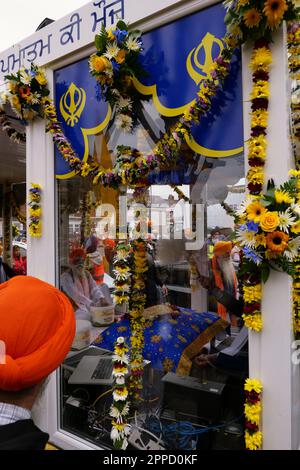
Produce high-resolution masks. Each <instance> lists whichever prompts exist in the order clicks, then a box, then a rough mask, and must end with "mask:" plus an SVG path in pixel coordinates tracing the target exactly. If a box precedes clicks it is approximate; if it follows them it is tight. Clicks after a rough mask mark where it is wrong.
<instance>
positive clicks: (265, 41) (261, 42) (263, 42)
mask: <svg viewBox="0 0 300 470" xmlns="http://www.w3.org/2000/svg"><path fill="white" fill-rule="evenodd" d="M261 47H266V48H267V49H269V40H268V39H266V38H260V39H258V40H257V41H255V44H254V49H260V48H261Z"/></svg>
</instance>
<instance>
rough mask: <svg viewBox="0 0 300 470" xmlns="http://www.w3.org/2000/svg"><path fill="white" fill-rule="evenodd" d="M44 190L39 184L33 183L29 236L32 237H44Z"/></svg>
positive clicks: (30, 200)
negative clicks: (42, 200) (42, 201)
mask: <svg viewBox="0 0 300 470" xmlns="http://www.w3.org/2000/svg"><path fill="white" fill-rule="evenodd" d="M41 199H42V188H41V186H40V185H39V184H35V183H31V188H30V189H29V234H30V236H31V237H37V238H39V237H41V236H42V221H41V219H42V205H41Z"/></svg>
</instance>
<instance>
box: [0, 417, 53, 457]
mask: <svg viewBox="0 0 300 470" xmlns="http://www.w3.org/2000/svg"><path fill="white" fill-rule="evenodd" d="M48 439H49V435H48V434H46V433H45V432H43V431H41V430H40V429H39V428H38V427H37V426H36V425H35V424H34V422H33V421H32V420H31V419H25V420H21V421H16V422H15V423H11V424H6V425H4V426H0V450H43V449H44V448H45V445H46V443H47V441H48Z"/></svg>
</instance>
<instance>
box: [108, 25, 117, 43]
mask: <svg viewBox="0 0 300 470" xmlns="http://www.w3.org/2000/svg"><path fill="white" fill-rule="evenodd" d="M107 36H108V39H109V40H110V41H114V40H115V39H116V36H115V35H114V34H113V29H112V28H109V29H108V30H107Z"/></svg>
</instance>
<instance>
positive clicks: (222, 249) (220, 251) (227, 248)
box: [214, 241, 232, 256]
mask: <svg viewBox="0 0 300 470" xmlns="http://www.w3.org/2000/svg"><path fill="white" fill-rule="evenodd" d="M231 250H232V243H231V242H223V241H221V242H217V243H216V244H215V246H214V255H215V256H223V255H225V254H227V253H230V252H231Z"/></svg>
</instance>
